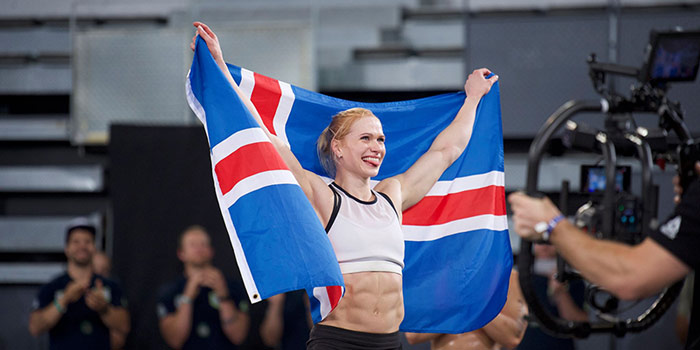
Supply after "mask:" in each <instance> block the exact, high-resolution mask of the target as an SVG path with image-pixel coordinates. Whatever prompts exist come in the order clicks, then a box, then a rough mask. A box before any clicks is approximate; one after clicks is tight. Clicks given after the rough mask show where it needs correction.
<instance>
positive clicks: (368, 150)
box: [334, 116, 386, 177]
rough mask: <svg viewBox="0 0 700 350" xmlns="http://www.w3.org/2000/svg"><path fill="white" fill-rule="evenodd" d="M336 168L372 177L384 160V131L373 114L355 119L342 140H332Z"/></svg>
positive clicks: (375, 174)
mask: <svg viewBox="0 0 700 350" xmlns="http://www.w3.org/2000/svg"><path fill="white" fill-rule="evenodd" d="M334 150H335V153H336V155H340V156H341V157H339V158H336V160H337V162H336V164H337V168H338V169H341V168H342V169H344V170H347V171H350V172H352V173H356V174H358V175H360V176H362V177H374V176H377V174H378V173H379V166H380V165H381V164H382V160H384V155H385V154H386V149H385V148H384V132H383V131H382V124H381V123H380V122H379V119H377V117H375V116H368V117H364V118H360V119H358V120H356V121H355V122H354V123H353V124H352V126H350V131H349V132H348V134H347V135H345V137H344V138H343V139H342V140H334Z"/></svg>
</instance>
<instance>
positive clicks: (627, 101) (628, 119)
mask: <svg viewBox="0 0 700 350" xmlns="http://www.w3.org/2000/svg"><path fill="white" fill-rule="evenodd" d="M699 65H700V31H694V32H682V31H678V30H674V31H665V32H657V31H652V32H651V34H650V40H649V44H648V45H647V48H646V51H645V60H644V64H643V65H642V67H641V68H637V67H629V66H623V65H619V64H613V63H601V62H597V61H596V56H595V54H592V55H591V56H590V57H589V58H588V66H589V76H590V78H591V82H592V83H593V87H594V88H595V90H596V91H597V92H598V94H599V95H601V97H602V99H601V100H599V101H595V100H571V101H568V102H566V103H564V104H563V105H562V106H561V107H560V108H559V109H557V110H556V111H555V112H554V113H553V114H552V115H551V116H550V117H549V118H548V119H547V121H546V122H545V124H544V125H543V126H542V128H541V129H540V131H539V132H538V133H537V135H536V136H535V139H534V140H533V142H532V144H531V145H530V151H529V154H528V167H527V180H526V185H527V188H526V191H527V193H528V194H530V195H534V194H536V193H538V192H539V191H538V183H539V179H538V176H539V170H540V169H539V167H540V163H541V160H542V157H543V154H544V153H545V151H546V150H547V147H548V143H549V142H550V141H551V140H552V139H553V138H554V137H555V135H556V134H557V132H558V131H560V130H562V129H564V130H565V132H564V136H563V139H562V142H563V144H564V145H566V146H568V147H570V148H576V149H578V150H582V151H583V152H586V153H596V154H598V155H599V160H598V161H596V163H595V164H593V165H583V166H582V167H581V172H580V174H581V178H580V180H581V181H580V183H581V188H580V192H579V195H581V196H583V197H585V199H584V200H585V201H587V202H585V204H583V205H582V206H580V207H579V208H578V210H577V213H576V216H575V220H574V222H575V224H576V225H577V226H579V227H581V228H583V229H585V230H587V231H588V232H589V233H590V234H594V235H595V236H596V237H598V238H603V239H609V240H615V241H619V242H625V243H630V244H634V243H638V242H640V241H641V240H643V239H644V238H645V237H646V236H647V235H648V234H649V233H650V232H651V230H653V229H654V228H655V225H656V222H657V220H656V215H657V209H658V187H657V186H655V185H654V182H653V181H652V170H651V168H652V167H653V166H654V165H653V164H654V163H655V161H656V160H670V161H672V162H674V163H677V165H678V169H679V174H680V179H681V185H682V186H683V187H684V188H687V186H688V184H690V183H691V182H692V181H695V180H694V179H695V178H696V177H697V174H696V173H695V170H694V164H695V162H696V161H698V160H700V143H698V142H696V141H695V140H693V139H692V136H691V133H690V130H688V128H687V126H686V124H685V122H684V121H683V111H682V110H681V108H680V104H679V103H677V102H673V101H670V100H669V98H668V97H667V90H668V88H669V84H670V83H672V82H689V81H694V80H695V79H696V77H697V74H698V67H699ZM609 76H626V77H632V78H634V79H635V80H636V82H634V83H633V84H632V86H631V89H630V90H628V91H630V92H629V94H628V95H623V94H620V93H618V92H617V91H615V89H614V85H613V84H608V81H606V80H607V78H608V77H609ZM579 113H599V114H603V115H604V116H605V123H604V128H603V129H601V130H598V129H596V128H592V127H589V126H587V125H585V124H583V123H581V122H579V121H576V122H574V121H573V120H571V119H572V118H573V117H574V116H575V115H577V114H579ZM637 113H653V114H656V115H658V117H659V119H658V129H652V128H646V127H642V126H638V125H637V123H636V120H635V118H634V115H635V114H637ZM670 132H673V133H675V134H676V136H677V137H678V138H677V139H673V138H669V137H668V135H669V133H670ZM674 143H675V144H677V145H679V146H678V148H674V147H670V146H672V145H673V144H674ZM618 156H623V157H629V158H634V159H636V160H637V161H638V162H639V165H640V168H641V176H640V177H639V179H640V185H641V186H640V187H641V192H640V195H635V194H633V193H632V192H631V191H630V174H631V167H630V166H620V165H619V164H618ZM579 199H581V198H579ZM568 201H569V191H568V180H566V181H564V182H563V183H562V191H561V193H560V202H561V205H560V209H562V213H564V214H565V215H569V213H566V210H567V208H568V205H567V204H566V203H568ZM575 206H576V205H575ZM531 250H532V243H531V242H528V241H522V242H521V248H520V254H519V256H518V271H519V273H520V284H521V286H522V289H523V295H524V296H525V299H526V300H527V303H528V305H529V306H530V312H531V314H532V315H533V316H534V317H535V318H536V319H537V322H538V323H539V324H540V326H541V327H542V328H543V330H544V331H546V332H548V333H550V334H552V335H555V336H560V337H577V338H585V337H587V336H589V335H590V334H592V333H613V334H615V335H617V336H623V335H624V334H626V333H628V332H641V331H644V330H645V329H647V328H649V327H651V326H652V325H653V324H654V323H655V322H656V321H658V320H659V319H660V318H661V316H662V315H663V314H664V313H665V311H666V310H668V308H669V307H671V305H672V303H673V301H674V300H675V298H676V297H677V295H678V293H679V292H680V289H681V287H682V282H678V283H676V284H674V285H673V286H671V287H669V288H667V289H666V290H665V291H664V292H663V293H662V294H661V295H660V296H658V298H657V299H656V300H655V301H654V302H653V303H652V305H651V306H650V307H649V309H647V310H646V311H644V312H643V313H641V314H639V316H638V317H634V318H628V319H624V318H623V316H622V314H621V313H620V310H618V306H617V299H616V298H615V297H614V296H612V295H609V294H608V295H605V294H606V292H605V291H604V290H601V289H600V288H597V287H595V286H594V285H589V287H590V288H588V289H587V290H588V294H589V298H587V299H588V305H590V306H591V307H592V308H593V310H594V311H595V312H596V314H597V316H598V318H599V319H600V320H603V322H598V323H595V324H592V323H589V322H573V321H567V320H564V319H561V318H559V317H557V316H553V315H552V314H550V313H549V312H548V311H547V310H546V309H545V308H544V307H543V306H542V304H541V303H540V301H539V299H538V296H537V294H536V293H535V292H534V287H533V283H532V266H533V262H534V256H533V254H532V251H531ZM559 259H560V260H558V263H557V279H558V280H559V281H561V282H565V281H567V280H571V279H578V278H582V277H581V276H580V275H579V274H578V272H576V271H575V270H573V269H572V268H571V267H570V266H569V265H568V264H567V263H566V262H565V261H564V260H563V259H561V258H559ZM601 296H602V297H604V298H603V299H604V302H599V301H596V300H598V299H599V297H601Z"/></svg>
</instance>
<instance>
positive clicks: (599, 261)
mask: <svg viewBox="0 0 700 350" xmlns="http://www.w3.org/2000/svg"><path fill="white" fill-rule="evenodd" d="M695 172H696V173H697V174H698V175H700V162H697V163H695ZM678 183H679V182H678V180H677V178H676V179H674V184H676V186H675V190H676V193H678V194H680V193H681V191H683V192H685V193H684V194H683V195H682V197H681V198H680V201H677V202H678V205H677V206H676V209H675V212H674V214H673V215H672V216H671V218H670V219H669V220H667V221H666V222H664V223H663V224H662V225H660V226H659V228H658V230H656V231H654V232H653V233H652V234H650V236H649V237H647V238H646V239H644V241H642V243H640V244H638V245H636V246H628V245H626V244H622V243H618V242H612V241H603V240H597V239H595V238H593V237H591V236H590V235H588V234H587V233H585V232H583V231H582V230H580V229H578V228H577V227H575V226H574V225H573V224H572V223H570V222H569V221H568V220H566V219H565V218H564V217H563V216H562V214H561V212H560V211H559V210H558V209H557V207H556V206H555V205H554V204H553V203H552V202H551V201H550V200H549V199H548V198H542V199H539V198H534V197H530V196H527V195H525V194H524V193H522V192H516V193H513V194H511V195H510V196H508V202H509V203H510V206H511V209H512V210H513V221H514V224H515V230H516V232H517V233H518V235H520V236H521V237H522V238H524V239H528V240H539V239H544V240H548V241H549V242H550V243H551V244H553V245H554V247H555V248H556V249H557V252H558V253H559V254H560V255H561V256H562V257H563V258H564V259H566V261H568V262H569V263H570V264H571V265H572V266H573V267H574V268H576V269H577V270H578V271H579V272H580V273H581V274H582V275H583V277H584V278H585V279H586V280H588V281H590V282H591V283H594V284H596V285H598V286H600V287H602V288H605V289H606V290H608V291H610V292H611V293H613V294H615V295H616V296H618V297H619V298H621V299H641V298H644V297H647V296H650V295H653V294H655V293H657V292H659V291H660V290H662V289H663V288H664V287H666V286H669V285H671V284H672V283H674V282H676V281H678V280H680V279H681V278H683V277H685V276H686V275H687V274H688V273H689V272H690V271H692V270H697V269H698V267H700V254H698V251H699V250H700V177H697V176H696V177H695V178H694V179H693V180H692V182H690V184H689V185H688V186H687V188H685V189H681V188H680V186H679V185H678ZM678 198H679V197H677V199H678ZM697 280H700V279H696V281H697ZM698 292H700V286H697V285H696V286H695V293H696V294H697V293H698ZM694 299H696V295H694ZM686 348H687V349H700V298H697V299H696V302H695V303H693V310H692V311H691V318H690V328H689V331H688V340H687V343H686Z"/></svg>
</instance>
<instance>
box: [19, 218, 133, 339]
mask: <svg viewBox="0 0 700 350" xmlns="http://www.w3.org/2000/svg"><path fill="white" fill-rule="evenodd" d="M95 232H96V229H95V226H93V225H92V224H91V223H90V222H89V221H88V220H87V219H84V218H78V219H76V220H74V221H72V222H71V223H70V225H69V226H68V228H67V230H66V246H65V249H64V252H65V254H66V258H67V260H68V268H67V270H66V272H65V273H64V274H62V275H61V276H58V277H57V278H55V279H53V280H52V281H51V282H49V283H48V284H46V285H44V286H43V287H42V288H41V289H40V290H39V294H38V295H37V298H36V299H35V300H34V311H32V313H31V315H30V317H29V332H30V333H31V334H32V335H34V336H38V335H39V334H41V333H44V332H47V331H48V332H49V344H50V349H52V350H55V349H110V341H109V334H110V331H116V332H119V333H121V334H124V335H126V334H127V333H128V332H129V327H130V324H129V313H128V311H127V310H126V309H125V308H124V304H123V301H122V290H121V288H119V286H118V285H117V284H116V283H115V282H113V281H111V280H109V279H106V278H104V277H103V276H100V275H97V274H95V273H94V272H93V267H92V256H93V254H95Z"/></svg>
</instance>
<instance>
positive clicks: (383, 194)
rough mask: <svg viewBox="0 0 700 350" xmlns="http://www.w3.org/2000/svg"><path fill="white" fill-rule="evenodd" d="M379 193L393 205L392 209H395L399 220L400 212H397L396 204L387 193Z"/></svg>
mask: <svg viewBox="0 0 700 350" xmlns="http://www.w3.org/2000/svg"><path fill="white" fill-rule="evenodd" d="M377 193H379V194H381V195H382V197H384V198H385V199H386V201H387V202H389V204H390V205H391V209H394V213H396V217H397V218H399V212H398V211H397V210H396V207H395V206H394V202H392V201H391V198H389V196H387V194H386V193H383V192H379V191H377ZM399 219H400V218H399Z"/></svg>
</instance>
